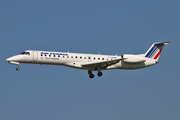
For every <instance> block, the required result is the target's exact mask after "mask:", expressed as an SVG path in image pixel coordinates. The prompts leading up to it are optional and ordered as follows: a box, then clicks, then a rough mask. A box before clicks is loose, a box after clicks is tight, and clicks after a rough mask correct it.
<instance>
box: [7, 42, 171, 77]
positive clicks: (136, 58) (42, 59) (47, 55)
mask: <svg viewBox="0 0 180 120" xmlns="http://www.w3.org/2000/svg"><path fill="white" fill-rule="evenodd" d="M168 43H171V41H168V42H161V43H153V44H152V45H151V47H150V48H149V49H148V50H147V52H146V53H145V54H137V55H133V54H123V55H121V56H117V55H101V54H82V53H70V52H51V51H37V50H26V51H24V52H22V53H20V54H19V55H15V56H12V57H10V58H8V59H6V61H8V62H9V63H11V64H15V65H17V68H16V70H17V71H19V70H20V68H19V64H20V63H29V64H41V65H42V64H45V65H63V66H67V67H71V68H76V69H82V70H87V71H88V74H89V77H90V78H94V74H93V73H92V71H97V75H98V76H99V77H100V76H102V75H103V73H102V72H101V71H102V70H110V69H127V70H134V69H140V68H145V67H149V66H152V65H155V64H156V63H158V59H159V56H160V54H161V51H162V48H163V47H164V45H167V44H168Z"/></svg>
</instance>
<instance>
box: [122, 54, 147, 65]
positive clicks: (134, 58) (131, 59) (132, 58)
mask: <svg viewBox="0 0 180 120" xmlns="http://www.w3.org/2000/svg"><path fill="white" fill-rule="evenodd" d="M122 58H124V59H125V60H123V62H126V63H143V62H145V61H146V59H145V58H143V57H141V56H140V55H139V56H138V55H131V54H124V55H122Z"/></svg>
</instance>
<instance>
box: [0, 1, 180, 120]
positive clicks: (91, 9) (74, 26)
mask: <svg viewBox="0 0 180 120" xmlns="http://www.w3.org/2000/svg"><path fill="white" fill-rule="evenodd" d="M179 5H180V2H179V1H178V0H171V1H169V0H151V1H145V0H137V1H133V0H126V1H120V0H112V1H109V0H91V1H82V0H76V1H74V0H68V1H65V0H64V1H62V0H60V1H49V0H44V1H40V0H30V1H28V0H13V1H12V0H4V1H1V4H0V16H1V17H0V46H1V47H0V51H1V57H0V64H1V69H0V76H1V79H0V119H2V120H60V119H61V120H110V119H111V120H119V119H123V120H132V119H133V120H144V119H146V120H152V119H154V120H159V119H163V120H169V119H173V120H179V118H180V103H179V101H180V94H179V91H180V81H179V78H180V74H179V67H180V65H179V59H180V57H179V55H178V54H179V44H180V41H179V39H180V34H179V33H180V24H179V21H180V16H179V14H180V8H179ZM164 41H174V43H171V44H168V45H167V46H165V47H164V49H163V51H162V54H161V56H160V59H159V62H160V63H159V64H157V65H155V66H152V67H149V68H145V69H140V70H133V71H129V70H109V71H103V76H102V77H97V75H96V72H94V73H95V75H96V76H95V78H94V79H92V80H91V79H89V77H88V73H87V71H83V70H76V69H72V68H67V67H63V66H48V65H42V66H41V65H31V64H20V68H21V70H20V71H19V72H17V71H16V70H15V68H16V66H15V65H11V64H8V63H7V62H6V61H5V60H6V58H8V57H10V56H13V55H16V54H19V53H20V52H22V51H24V50H48V51H62V52H66V51H70V52H80V53H93V54H99V53H101V54H110V55H116V54H117V55H122V54H125V53H132V54H141V53H145V52H146V51H147V49H148V48H149V47H150V45H151V44H152V43H153V42H164Z"/></svg>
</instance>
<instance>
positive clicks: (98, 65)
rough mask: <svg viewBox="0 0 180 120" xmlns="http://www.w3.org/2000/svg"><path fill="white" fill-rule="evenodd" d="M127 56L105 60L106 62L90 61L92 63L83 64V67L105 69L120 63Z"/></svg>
mask: <svg viewBox="0 0 180 120" xmlns="http://www.w3.org/2000/svg"><path fill="white" fill-rule="evenodd" d="M125 59H126V58H121V59H115V60H110V61H104V62H96V63H90V64H83V65H81V66H82V67H85V68H96V67H101V68H103V69H106V68H107V67H108V66H111V65H114V64H116V63H118V62H119V61H121V60H125Z"/></svg>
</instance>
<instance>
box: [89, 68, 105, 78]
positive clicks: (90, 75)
mask: <svg viewBox="0 0 180 120" xmlns="http://www.w3.org/2000/svg"><path fill="white" fill-rule="evenodd" d="M88 74H89V78H91V79H92V78H94V74H92V71H91V70H88ZM97 75H98V76H99V77H101V76H102V75H103V73H102V72H101V71H99V72H98V73H97Z"/></svg>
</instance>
